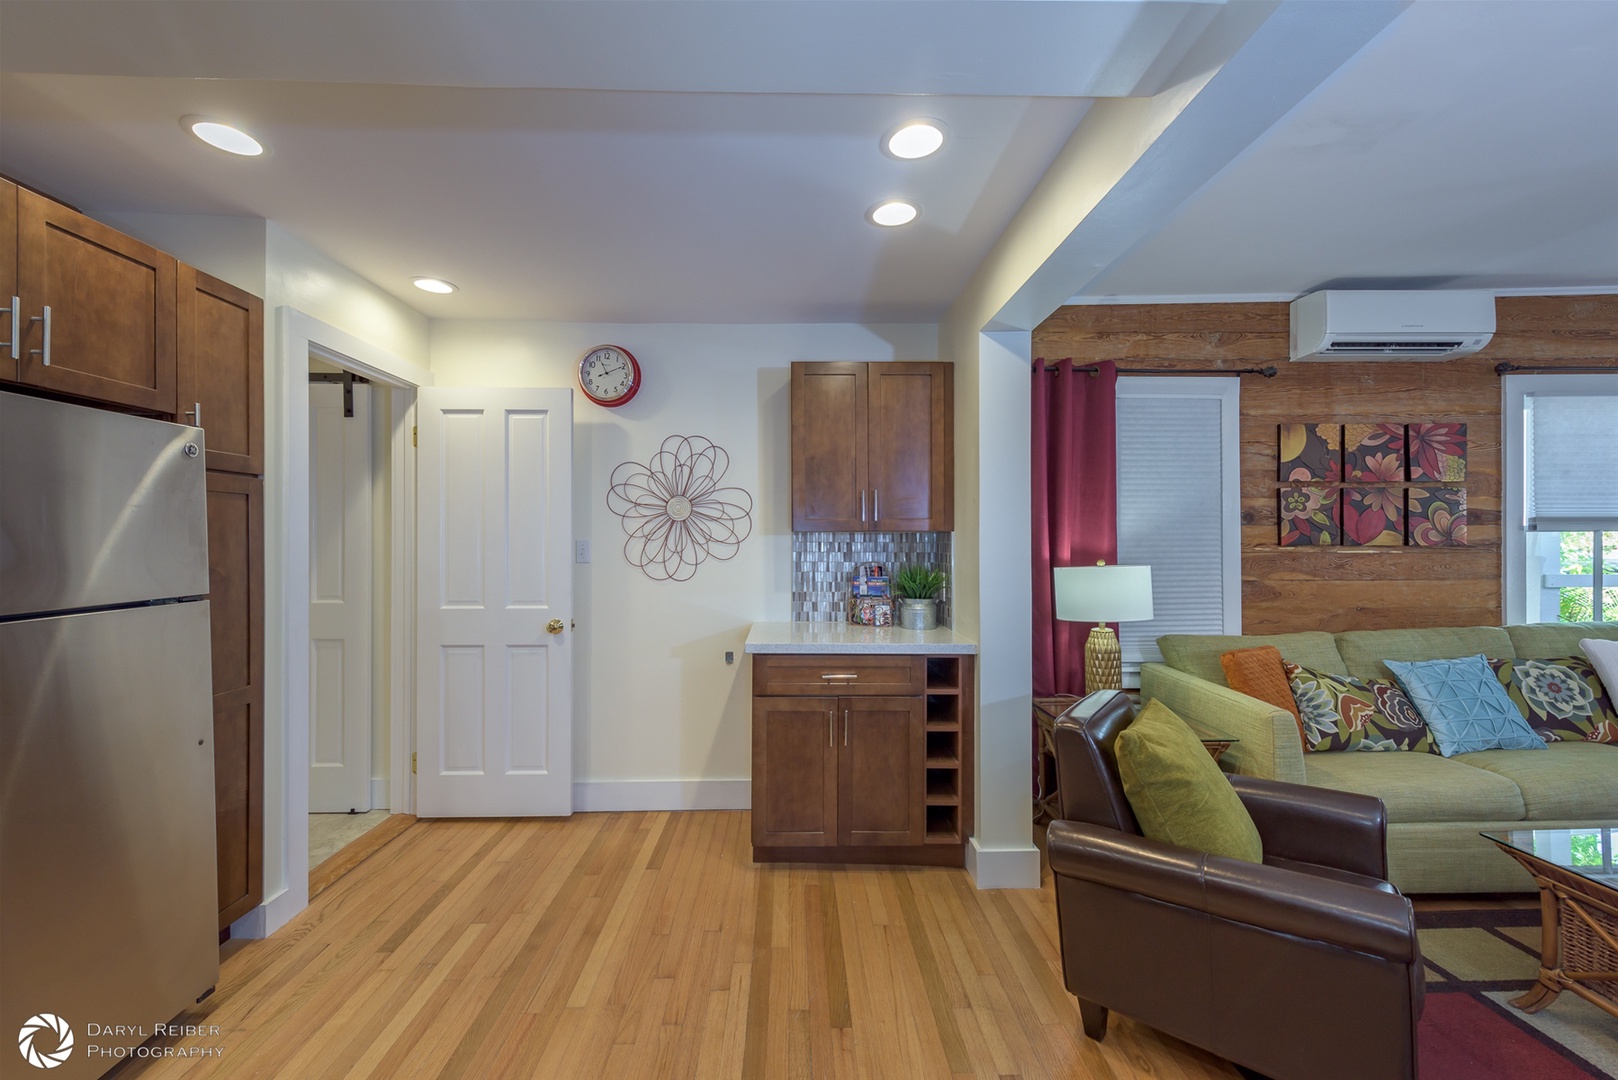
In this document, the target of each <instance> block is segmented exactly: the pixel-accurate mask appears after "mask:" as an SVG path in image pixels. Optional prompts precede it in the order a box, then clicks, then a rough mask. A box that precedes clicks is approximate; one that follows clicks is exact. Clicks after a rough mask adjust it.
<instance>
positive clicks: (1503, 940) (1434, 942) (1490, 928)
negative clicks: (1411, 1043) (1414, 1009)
mask: <svg viewBox="0 0 1618 1080" xmlns="http://www.w3.org/2000/svg"><path fill="white" fill-rule="evenodd" d="M1416 927H1417V931H1418V933H1419V934H1420V936H1421V946H1422V956H1423V958H1424V959H1425V961H1426V966H1427V1005H1426V1009H1425V1010H1424V1011H1423V1013H1422V1017H1421V1026H1420V1028H1419V1029H1418V1031H1417V1039H1418V1044H1417V1046H1418V1051H1419V1055H1420V1064H1421V1080H1618V1076H1615V1075H1614V1073H1615V1072H1618V1068H1615V1064H1618V1019H1614V1018H1612V1017H1610V1016H1608V1015H1607V1014H1605V1013H1602V1012H1600V1011H1599V1010H1597V1009H1596V1008H1595V1007H1594V1006H1592V1005H1590V1004H1589V1003H1587V1002H1584V1001H1581V1000H1579V999H1578V998H1576V997H1575V996H1574V995H1571V994H1563V995H1562V996H1561V997H1559V998H1558V999H1557V1000H1556V1001H1554V1002H1552V1003H1551V1005H1550V1006H1549V1007H1548V1008H1547V1009H1545V1010H1544V1011H1543V1012H1541V1013H1538V1014H1535V1015H1533V1016H1530V1015H1528V1014H1526V1013H1523V1012H1521V1011H1519V1010H1517V1009H1515V1008H1513V1007H1512V1006H1511V1004H1510V1002H1511V1000H1512V999H1513V998H1515V997H1517V996H1518V995H1519V994H1521V993H1523V992H1525V991H1527V990H1528V989H1529V988H1531V987H1532V986H1533V985H1534V978H1535V973H1536V972H1537V971H1538V969H1539V952H1538V942H1539V912H1538V910H1536V909H1524V908H1489V909H1478V908H1475V907H1473V908H1468V909H1464V910H1455V911H1433V910H1418V911H1417V912H1416ZM1606 1070H1612V1071H1606Z"/></svg>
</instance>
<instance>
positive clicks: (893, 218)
mask: <svg viewBox="0 0 1618 1080" xmlns="http://www.w3.org/2000/svg"><path fill="white" fill-rule="evenodd" d="M919 213H921V211H920V210H917V209H916V206H915V204H914V203H907V202H905V201H904V200H903V199H889V200H888V201H887V202H881V203H877V204H876V205H875V206H873V207H871V209H870V211H869V212H868V213H867V214H866V216H867V217H869V218H870V219H871V222H872V223H873V224H876V225H885V226H887V227H888V228H892V227H893V226H895V225H908V224H910V223H911V222H912V221H915V220H916V215H917V214H919Z"/></svg>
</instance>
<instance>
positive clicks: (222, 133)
mask: <svg viewBox="0 0 1618 1080" xmlns="http://www.w3.org/2000/svg"><path fill="white" fill-rule="evenodd" d="M180 122H181V123H182V124H184V125H185V127H186V130H187V131H189V132H191V134H193V135H195V136H196V137H197V138H199V139H201V140H202V141H203V142H205V143H207V144H208V145H209V146H213V147H217V148H218V149H220V150H223V151H225V153H227V154H236V155H238V156H240V157H259V156H260V155H262V154H263V153H264V144H263V143H261V142H259V141H258V140H257V139H255V138H253V136H251V135H249V134H248V133H247V132H245V131H243V130H242V129H241V128H239V127H235V126H233V125H231V124H226V123H223V122H221V121H219V120H210V119H208V118H207V117H205V116H187V117H185V118H184V119H182V120H181V121H180Z"/></svg>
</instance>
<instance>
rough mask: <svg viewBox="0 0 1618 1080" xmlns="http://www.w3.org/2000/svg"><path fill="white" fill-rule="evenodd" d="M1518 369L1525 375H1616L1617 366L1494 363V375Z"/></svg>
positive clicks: (1617, 373)
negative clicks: (1536, 365)
mask: <svg viewBox="0 0 1618 1080" xmlns="http://www.w3.org/2000/svg"><path fill="white" fill-rule="evenodd" d="M1519 371H1520V372H1522V373H1523V374H1525V375H1556V374H1562V375H1618V367H1615V366H1612V365H1608V366H1606V367H1598V366H1586V367H1556V366H1555V365H1545V366H1541V367H1525V366H1524V365H1522V364H1511V363H1504V364H1496V365H1494V373H1495V374H1496V375H1510V374H1512V373H1514V372H1519Z"/></svg>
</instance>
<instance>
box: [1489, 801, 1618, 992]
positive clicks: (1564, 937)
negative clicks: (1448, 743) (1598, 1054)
mask: <svg viewBox="0 0 1618 1080" xmlns="http://www.w3.org/2000/svg"><path fill="white" fill-rule="evenodd" d="M1483 836H1484V837H1486V838H1487V839H1489V840H1493V841H1494V842H1495V843H1496V844H1498V845H1499V846H1500V850H1502V851H1504V852H1505V853H1506V854H1507V855H1510V856H1511V857H1512V858H1513V859H1516V860H1517V861H1518V862H1519V863H1521V864H1522V865H1523V868H1524V869H1525V870H1527V871H1528V872H1529V873H1530V874H1532V875H1533V878H1534V884H1536V885H1538V886H1539V901H1540V925H1541V935H1542V936H1541V939H1540V960H1539V984H1538V985H1537V986H1535V987H1534V988H1533V989H1532V990H1530V991H1528V993H1526V994H1524V995H1522V996H1521V997H1519V998H1516V999H1514V1000H1513V1001H1512V1004H1513V1005H1515V1006H1516V1007H1517V1008H1519V1009H1521V1010H1523V1011H1524V1012H1538V1011H1539V1010H1541V1009H1543V1008H1544V1007H1545V1006H1547V1005H1549V1004H1550V1003H1551V1002H1553V1001H1555V1000H1556V997H1557V995H1558V994H1560V993H1561V992H1562V991H1564V990H1567V991H1570V992H1572V993H1574V994H1577V995H1578V996H1579V997H1582V998H1584V999H1585V1000H1586V1001H1589V1002H1591V1003H1592V1004H1595V1005H1598V1006H1600V1007H1601V1008H1603V1009H1605V1010H1607V1011H1608V1012H1609V1013H1612V1014H1613V1015H1614V1016H1618V859H1615V858H1614V852H1613V841H1614V839H1615V838H1618V829H1614V828H1610V827H1608V826H1603V825H1591V826H1589V827H1586V828H1573V829H1511V830H1509V831H1501V832H1486V833H1484V834H1483Z"/></svg>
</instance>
